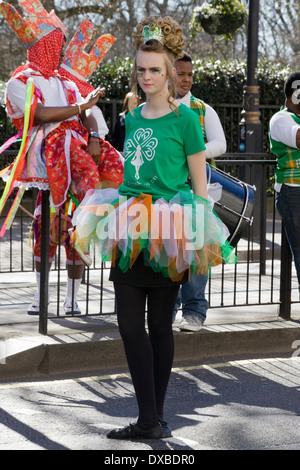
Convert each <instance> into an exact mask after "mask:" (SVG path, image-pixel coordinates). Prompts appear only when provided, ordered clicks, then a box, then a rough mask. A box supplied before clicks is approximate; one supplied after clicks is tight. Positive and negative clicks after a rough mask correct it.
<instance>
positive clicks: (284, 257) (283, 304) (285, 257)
mask: <svg viewBox="0 0 300 470" xmlns="http://www.w3.org/2000/svg"><path fill="white" fill-rule="evenodd" d="M280 263H281V266H280V298H279V300H280V304H279V316H280V317H281V318H284V319H285V320H289V319H290V318H291V291H292V290H291V287H292V253H291V250H290V246H289V243H288V240H287V237H286V234H285V230H284V227H283V224H281V255H280Z"/></svg>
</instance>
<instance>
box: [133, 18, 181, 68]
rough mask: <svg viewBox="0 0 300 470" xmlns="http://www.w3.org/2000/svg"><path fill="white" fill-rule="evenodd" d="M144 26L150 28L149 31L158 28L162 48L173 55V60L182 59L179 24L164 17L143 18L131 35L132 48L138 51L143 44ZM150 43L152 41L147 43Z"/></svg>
mask: <svg viewBox="0 0 300 470" xmlns="http://www.w3.org/2000/svg"><path fill="white" fill-rule="evenodd" d="M145 26H148V27H150V29H152V28H155V27H157V26H158V27H159V28H160V29H161V32H162V34H163V37H162V40H161V41H162V43H163V45H164V47H166V48H167V50H168V51H169V52H171V53H172V54H173V55H174V58H175V60H176V59H179V58H180V57H182V51H183V49H184V35H183V33H182V29H181V27H180V26H179V24H177V23H176V22H175V21H174V20H173V19H172V18H171V17H169V16H166V17H165V18H161V17H160V16H150V17H148V18H144V19H143V21H141V23H139V24H138V25H137V26H136V31H135V32H134V33H133V34H132V38H133V46H134V47H135V49H139V48H140V46H141V44H143V29H144V27H145ZM152 41H153V40H150V41H148V42H152ZM146 45H147V43H146ZM142 47H143V46H142ZM143 48H144V47H143Z"/></svg>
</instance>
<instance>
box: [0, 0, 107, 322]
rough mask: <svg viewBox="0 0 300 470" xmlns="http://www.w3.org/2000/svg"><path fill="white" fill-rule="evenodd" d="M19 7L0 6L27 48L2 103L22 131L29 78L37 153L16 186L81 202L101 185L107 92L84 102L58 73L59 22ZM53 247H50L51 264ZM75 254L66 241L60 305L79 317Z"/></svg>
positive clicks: (34, 4)
mask: <svg viewBox="0 0 300 470" xmlns="http://www.w3.org/2000/svg"><path fill="white" fill-rule="evenodd" d="M19 3H20V5H21V6H22V8H23V9H24V10H25V11H26V13H27V14H28V18H21V16H20V15H19V13H18V12H17V11H16V10H15V9H14V8H13V7H11V6H10V5H9V4H5V3H4V2H3V3H1V5H0V12H1V13H2V14H3V16H4V17H5V19H6V21H7V22H8V24H9V25H10V26H11V27H12V28H13V29H14V31H15V32H16V33H17V34H18V36H19V38H20V39H21V40H22V41H23V43H25V45H26V47H27V49H28V50H27V62H26V64H25V65H24V66H21V67H18V68H17V70H16V71H15V72H14V73H13V75H12V77H11V79H10V80H9V81H8V83H7V86H6V105H7V112H8V115H9V117H10V119H11V120H12V122H13V123H14V125H15V126H16V128H17V129H18V130H19V131H22V130H23V126H24V113H25V102H26V92H27V83H28V80H29V79H30V80H32V82H33V84H34V93H35V95H36V97H37V105H36V108H35V110H34V120H33V129H32V132H31V135H32V136H34V138H33V139H32V140H31V142H30V145H31V146H32V145H35V146H36V147H37V149H38V151H37V152H36V153H35V155H34V159H32V160H34V164H32V161H31V160H30V159H28V162H27V163H28V165H27V167H25V168H24V171H23V173H22V174H21V177H20V181H19V182H18V183H19V184H20V185H22V184H23V185H26V187H27V188H28V187H38V188H39V189H50V195H51V206H52V207H54V208H56V209H61V208H62V207H63V206H64V204H65V203H66V201H67V198H68V191H69V190H71V191H72V193H73V194H74V195H75V197H76V199H77V200H78V201H81V200H82V199H83V197H84V196H85V194H86V192H87V191H88V190H89V189H95V188H97V187H100V186H101V178H100V176H99V169H98V165H99V163H100V157H101V149H100V146H99V138H97V137H95V135H96V134H97V133H98V124H97V119H96V118H95V117H94V115H93V113H92V112H91V109H92V108H93V107H94V106H95V105H96V103H97V101H98V99H99V97H100V96H103V94H104V91H105V90H104V89H96V90H92V91H91V93H90V94H89V95H88V96H86V98H83V97H82V96H81V94H80V92H79V90H78V88H77V86H76V84H75V83H74V82H72V81H70V80H69V79H68V78H63V77H62V76H61V75H60V74H59V72H58V69H59V67H60V64H61V62H62V60H63V58H64V48H65V43H66V30H65V28H64V26H63V24H62V23H61V22H60V20H59V19H58V18H57V17H56V16H55V14H54V13H53V12H50V14H48V13H47V12H46V11H45V10H44V9H43V7H42V5H41V4H40V3H39V2H38V1H36V0H33V1H31V2H28V1H26V0H19ZM32 8H34V12H35V14H36V16H34V17H33V16H31V13H32V12H31V9H32ZM16 24H18V25H20V24H21V27H18V28H16ZM28 30H29V33H28ZM32 37H33V38H34V40H32ZM24 38H25V39H24ZM37 209H38V208H37ZM35 215H36V216H37V217H36V224H35V225H36V226H35V235H36V237H35V245H34V257H35V267H36V276H37V286H38V292H37V294H36V295H35V300H34V302H33V304H32V305H31V306H30V307H29V309H28V313H31V314H38V313H39V285H40V238H41V237H40V235H41V233H40V214H35ZM56 248H57V247H56V246H51V245H50V250H49V251H50V252H49V262H50V263H51V261H53V258H54V255H55V251H56ZM73 256H74V254H73V249H72V248H71V246H69V244H68V243H67V244H66V258H67V260H66V263H67V268H68V281H67V292H66V298H65V302H64V307H65V312H66V313H67V314H69V313H80V309H79V307H78V304H77V301H74V302H72V305H71V298H70V296H71V292H72V288H71V286H72V285H73V284H74V282H75V294H76V292H77V291H78V288H79V286H80V283H81V278H82V274H83V269H84V266H83V263H82V260H81V258H80V256H79V255H78V253H76V254H75V270H74V268H73ZM75 297H76V295H75Z"/></svg>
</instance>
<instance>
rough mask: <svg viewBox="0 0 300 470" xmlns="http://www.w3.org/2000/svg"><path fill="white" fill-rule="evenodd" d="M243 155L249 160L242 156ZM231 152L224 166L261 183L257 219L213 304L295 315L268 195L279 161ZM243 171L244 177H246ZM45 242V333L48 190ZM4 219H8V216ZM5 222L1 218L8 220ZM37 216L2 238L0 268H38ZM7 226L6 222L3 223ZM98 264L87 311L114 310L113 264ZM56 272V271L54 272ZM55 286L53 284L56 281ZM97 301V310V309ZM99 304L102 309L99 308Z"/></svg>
mask: <svg viewBox="0 0 300 470" xmlns="http://www.w3.org/2000/svg"><path fill="white" fill-rule="evenodd" d="M241 156H242V157H243V158H241ZM249 157H250V156H249V155H247V154H225V155H224V156H223V157H222V159H218V160H217V166H218V168H219V169H221V170H222V169H223V170H224V171H226V173H228V174H231V175H232V176H235V177H237V178H239V179H241V180H242V181H246V183H248V184H250V185H253V184H255V186H256V194H255V203H254V210H253V212H254V214H256V215H255V216H254V222H253V224H252V225H250V224H248V225H247V230H246V233H245V235H244V236H243V238H242V239H241V240H240V241H239V242H238V244H237V247H236V249H235V250H236V254H237V257H238V262H237V263H236V264H235V265H222V266H220V267H216V268H213V269H212V270H211V275H210V279H209V283H208V287H207V297H208V301H209V304H210V308H220V307H222V308H227V307H237V306H243V307H249V306H254V305H275V304H277V305H278V306H279V316H280V317H282V318H290V317H291V306H292V304H293V303H297V302H299V297H298V284H297V280H296V276H295V272H294V270H293V269H292V268H293V265H292V259H291V254H290V249H289V245H288V243H287V240H286V237H285V233H284V231H283V230H282V224H281V220H280V218H279V216H278V215H277V213H276V211H275V207H274V197H273V196H272V195H271V196H267V187H268V186H269V182H268V179H269V178H272V177H273V174H274V167H275V160H268V159H266V158H265V157H266V156H265V155H264V154H257V155H251V159H249ZM241 175H242V176H243V177H242V178H241ZM42 199H43V220H42V223H43V229H42V233H43V237H42V241H43V246H42V254H43V255H42V273H41V299H40V305H41V315H40V332H41V333H42V334H46V332H47V318H48V290H49V284H48V261H47V260H48V254H47V253H48V246H49V198H48V193H47V192H46V191H45V192H43V198H42ZM23 204H24V206H25V205H26V207H27V209H26V210H28V209H30V208H31V209H30V210H28V212H33V208H34V196H33V200H31V201H27V202H26V204H25V203H23ZM2 220H3V218H2ZM2 220H1V222H2ZM31 223H32V219H31V218H30V217H29V216H28V214H27V213H24V211H23V210H20V211H19V213H18V214H17V217H16V220H15V222H14V223H13V225H12V227H11V229H10V230H9V231H8V232H7V234H6V236H5V237H4V239H0V272H2V273H3V272H18V271H24V272H26V271H27V272H30V271H33V269H34V262H33V257H32V249H31V248H30V247H29V246H28V242H26V238H27V237H28V235H29V233H30V226H31ZM1 225H2V223H1ZM91 254H92V257H93V264H92V266H91V267H90V268H86V269H85V274H84V279H83V284H84V286H83V287H81V288H80V289H81V297H80V300H81V305H82V304H84V308H83V309H82V314H83V315H87V316H88V315H103V314H114V313H115V304H114V293H113V288H112V283H110V282H109V281H108V273H109V269H110V266H109V263H106V264H103V263H101V259H100V257H99V254H98V253H97V250H96V249H95V247H94V249H93V251H92V252H91ZM64 262H65V257H64V249H63V247H61V246H58V250H57V255H56V259H55V263H54V265H53V267H52V270H53V271H54V272H56V274H57V284H56V287H55V288H54V290H55V292H56V298H57V309H56V316H61V313H60V309H59V304H60V300H61V296H62V281H61V279H62V274H63V273H64V272H65V271H64V269H65V268H64ZM53 271H52V272H53ZM51 286H53V284H52V285H51ZM92 304H93V308H91V307H92ZM95 305H96V307H95Z"/></svg>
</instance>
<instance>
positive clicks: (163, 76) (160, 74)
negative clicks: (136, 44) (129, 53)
mask: <svg viewBox="0 0 300 470" xmlns="http://www.w3.org/2000/svg"><path fill="white" fill-rule="evenodd" d="M136 71H137V81H138V84H139V86H140V87H141V89H142V90H143V91H144V92H145V93H146V94H147V95H153V94H160V93H161V92H163V91H167V89H168V76H167V66H166V58H165V54H163V53H159V52H145V51H138V52H137V55H136Z"/></svg>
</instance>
